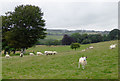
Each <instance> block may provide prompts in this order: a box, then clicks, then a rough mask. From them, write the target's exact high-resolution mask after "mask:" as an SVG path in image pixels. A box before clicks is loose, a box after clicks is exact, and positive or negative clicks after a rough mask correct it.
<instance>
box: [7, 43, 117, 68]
mask: <svg viewBox="0 0 120 81" xmlns="http://www.w3.org/2000/svg"><path fill="white" fill-rule="evenodd" d="M116 45H117V44H112V45H110V47H109V49H114V48H116ZM87 49H93V46H90V47H89V48H87ZM84 51H86V50H85V49H83V50H82V52H84ZM53 54H54V55H55V54H57V52H56V51H45V52H44V54H43V53H41V52H37V53H36V55H37V56H39V55H53ZM29 55H30V56H34V53H29ZM20 57H23V53H21V54H20ZM5 58H10V56H9V55H8V54H6V56H5ZM86 59H87V57H80V58H79V62H78V68H80V65H82V69H84V68H85V65H86V64H87V60H86Z"/></svg>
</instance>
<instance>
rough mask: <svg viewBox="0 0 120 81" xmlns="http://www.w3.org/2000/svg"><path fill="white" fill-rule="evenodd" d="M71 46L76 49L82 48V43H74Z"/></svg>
mask: <svg viewBox="0 0 120 81" xmlns="http://www.w3.org/2000/svg"><path fill="white" fill-rule="evenodd" d="M70 47H71V48H72V49H75V50H76V49H77V48H80V43H72V44H71V46H70Z"/></svg>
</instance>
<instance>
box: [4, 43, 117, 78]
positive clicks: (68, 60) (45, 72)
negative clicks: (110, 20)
mask: <svg viewBox="0 0 120 81" xmlns="http://www.w3.org/2000/svg"><path fill="white" fill-rule="evenodd" d="M115 43H116V44H117V41H110V42H100V43H94V44H91V46H93V47H94V48H93V49H87V50H86V51H85V52H82V51H81V50H82V49H85V48H87V47H89V46H90V45H81V47H80V49H77V50H76V51H75V50H72V49H70V47H69V46H51V47H49V46H35V47H33V48H29V49H28V50H27V53H29V52H32V50H34V51H35V52H37V51H41V52H44V51H45V50H56V51H57V52H58V54H57V55H50V56H45V55H43V56H28V55H26V56H24V57H23V58H20V57H19V56H13V57H12V58H10V59H6V58H3V61H2V64H3V67H2V71H3V79H117V78H118V47H116V48H115V49H109V46H110V45H111V44H115ZM81 56H87V57H88V58H87V62H88V64H87V65H86V66H85V69H84V70H83V69H82V68H80V69H78V59H79V58H80V57H81Z"/></svg>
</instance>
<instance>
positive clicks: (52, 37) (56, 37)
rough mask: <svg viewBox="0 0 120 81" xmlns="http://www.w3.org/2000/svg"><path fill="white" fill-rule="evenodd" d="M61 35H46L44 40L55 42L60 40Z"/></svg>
mask: <svg viewBox="0 0 120 81" xmlns="http://www.w3.org/2000/svg"><path fill="white" fill-rule="evenodd" d="M62 38H63V36H62V35H47V37H46V38H45V39H56V40H62Z"/></svg>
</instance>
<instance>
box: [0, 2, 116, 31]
mask: <svg viewBox="0 0 120 81" xmlns="http://www.w3.org/2000/svg"><path fill="white" fill-rule="evenodd" d="M22 4H23V5H26V4H31V5H35V6H39V7H40V8H41V10H42V12H43V13H44V16H43V19H44V20H45V21H46V22H45V23H46V26H45V28H47V29H68V30H96V31H105V30H106V31H110V30H112V29H115V28H118V0H29V1H27V0H19V1H17V0H1V1H0V15H4V14H5V12H8V11H14V8H15V7H16V6H18V5H22Z"/></svg>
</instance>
